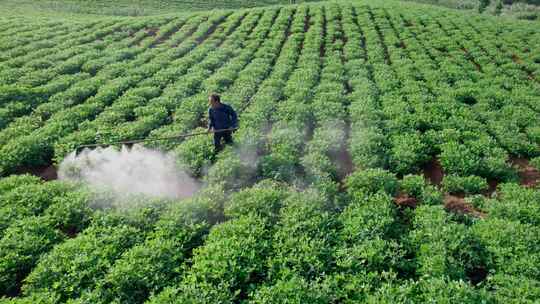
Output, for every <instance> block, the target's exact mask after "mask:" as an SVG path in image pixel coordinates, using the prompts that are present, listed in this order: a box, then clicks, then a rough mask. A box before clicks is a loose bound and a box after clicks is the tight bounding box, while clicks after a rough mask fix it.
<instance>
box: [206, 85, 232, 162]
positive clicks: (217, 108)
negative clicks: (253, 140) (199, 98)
mask: <svg viewBox="0 0 540 304" xmlns="http://www.w3.org/2000/svg"><path fill="white" fill-rule="evenodd" d="M208 104H209V105H210V109H208V120H209V121H208V132H214V148H215V151H216V152H219V151H221V150H222V149H223V144H222V141H224V142H225V144H232V143H233V138H232V133H233V131H235V130H236V129H237V128H238V116H237V115H236V112H235V111H234V109H233V108H232V107H231V106H229V105H227V104H224V103H221V97H220V96H219V95H218V94H211V95H210V96H209V97H208ZM221 130H225V131H221Z"/></svg>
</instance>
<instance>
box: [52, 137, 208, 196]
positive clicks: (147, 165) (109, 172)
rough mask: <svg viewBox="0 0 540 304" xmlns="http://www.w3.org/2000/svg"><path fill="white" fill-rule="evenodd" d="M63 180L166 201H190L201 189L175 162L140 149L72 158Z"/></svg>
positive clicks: (63, 165)
mask: <svg viewBox="0 0 540 304" xmlns="http://www.w3.org/2000/svg"><path fill="white" fill-rule="evenodd" d="M58 176H59V178H60V179H62V180H71V181H77V182H83V183H85V184H88V185H90V186H93V187H105V188H108V189H109V190H112V191H113V192H114V193H115V194H117V195H119V196H128V195H132V194H144V195H150V196H154V197H163V198H186V197H191V196H193V195H194V194H195V193H196V192H197V191H198V190H199V188H200V185H199V184H198V183H197V181H196V180H194V179H193V178H191V177H189V176H188V175H187V174H186V173H185V172H183V171H181V170H180V169H178V167H177V165H176V162H175V159H174V158H173V157H172V156H170V155H167V154H164V153H162V152H160V151H155V150H150V149H147V148H144V147H142V146H139V145H135V146H133V148H131V149H130V148H127V147H125V146H124V147H122V149H121V150H117V149H115V148H112V147H109V148H106V149H102V148H98V149H95V150H84V151H83V152H82V153H80V154H79V155H75V153H72V154H70V155H69V156H68V157H66V158H65V160H64V161H63V162H62V163H61V164H60V166H59V171H58Z"/></svg>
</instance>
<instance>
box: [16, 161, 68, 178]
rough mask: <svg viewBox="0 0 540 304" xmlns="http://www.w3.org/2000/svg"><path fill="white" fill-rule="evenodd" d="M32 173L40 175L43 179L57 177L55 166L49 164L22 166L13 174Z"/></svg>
mask: <svg viewBox="0 0 540 304" xmlns="http://www.w3.org/2000/svg"><path fill="white" fill-rule="evenodd" d="M26 173H28V174H32V175H35V176H37V177H40V178H41V179H43V180H44V181H52V180H56V179H58V172H57V170H56V167H55V166H53V165H50V166H37V167H23V168H20V169H19V170H17V171H16V172H15V174H26Z"/></svg>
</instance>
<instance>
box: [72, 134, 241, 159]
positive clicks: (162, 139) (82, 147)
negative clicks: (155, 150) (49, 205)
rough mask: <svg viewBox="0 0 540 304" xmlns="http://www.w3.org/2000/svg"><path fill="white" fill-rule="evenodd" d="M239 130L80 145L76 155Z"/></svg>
mask: <svg viewBox="0 0 540 304" xmlns="http://www.w3.org/2000/svg"><path fill="white" fill-rule="evenodd" d="M237 129H238V128H229V129H219V130H212V131H206V132H195V133H187V134H180V135H176V136H168V137H154V138H141V139H134V140H127V141H117V142H109V143H101V144H89V145H80V146H78V147H77V148H76V149H75V155H78V154H79V153H80V152H81V151H83V150H84V149H94V148H104V147H109V146H115V145H126V146H132V145H134V144H138V143H144V142H156V141H167V140H179V139H183V138H187V137H193V136H198V135H205V134H213V133H221V132H227V131H234V130H237Z"/></svg>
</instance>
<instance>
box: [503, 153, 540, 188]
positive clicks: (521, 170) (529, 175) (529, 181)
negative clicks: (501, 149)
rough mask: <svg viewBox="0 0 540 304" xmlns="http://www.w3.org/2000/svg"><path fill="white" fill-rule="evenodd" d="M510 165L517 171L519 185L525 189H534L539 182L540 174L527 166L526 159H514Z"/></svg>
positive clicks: (527, 161) (529, 165)
mask: <svg viewBox="0 0 540 304" xmlns="http://www.w3.org/2000/svg"><path fill="white" fill-rule="evenodd" d="M510 163H511V164H512V165H513V166H514V167H515V168H516V169H517V170H518V175H519V179H520V184H521V185H523V186H525V187H535V186H536V185H538V182H539V181H540V172H539V171H538V169H536V168H535V167H533V166H531V164H529V160H528V159H526V158H519V157H515V158H512V159H510Z"/></svg>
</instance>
